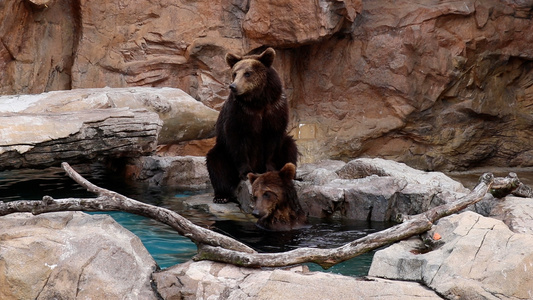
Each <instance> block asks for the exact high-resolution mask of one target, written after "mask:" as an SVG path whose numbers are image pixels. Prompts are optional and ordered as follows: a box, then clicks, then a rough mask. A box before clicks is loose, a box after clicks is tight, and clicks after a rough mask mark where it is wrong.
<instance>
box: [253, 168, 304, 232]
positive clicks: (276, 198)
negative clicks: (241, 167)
mask: <svg viewBox="0 0 533 300" xmlns="http://www.w3.org/2000/svg"><path fill="white" fill-rule="evenodd" d="M295 174H296V166H295V165H293V164H292V163H287V164H286V165H285V166H284V167H283V168H282V169H281V170H280V171H270V172H266V173H264V174H261V175H257V174H252V173H249V174H248V180H249V181H250V183H251V184H252V196H253V198H252V206H253V212H252V214H253V215H254V216H255V217H256V218H258V220H257V225H258V226H259V227H261V228H264V229H267V230H274V231H285V230H292V229H298V228H302V227H304V226H305V225H306V223H307V216H306V214H305V213H304V211H303V210H302V207H301V206H300V202H298V195H297V194H296V189H295V188H294V182H293V178H294V175H295Z"/></svg>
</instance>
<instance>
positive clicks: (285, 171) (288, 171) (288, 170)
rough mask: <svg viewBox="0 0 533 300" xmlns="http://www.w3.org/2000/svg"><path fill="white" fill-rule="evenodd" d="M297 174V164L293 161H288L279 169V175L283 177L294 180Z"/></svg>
mask: <svg viewBox="0 0 533 300" xmlns="http://www.w3.org/2000/svg"><path fill="white" fill-rule="evenodd" d="M295 176H296V166H295V165H294V164H292V163H286V164H285V165H284V166H283V168H281V170H280V171H279V177H281V178H282V179H287V180H293V179H294V177H295Z"/></svg>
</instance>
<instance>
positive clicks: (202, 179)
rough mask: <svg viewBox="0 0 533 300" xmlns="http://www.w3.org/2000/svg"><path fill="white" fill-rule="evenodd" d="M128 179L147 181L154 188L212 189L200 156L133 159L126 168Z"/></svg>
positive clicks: (203, 159)
mask: <svg viewBox="0 0 533 300" xmlns="http://www.w3.org/2000/svg"><path fill="white" fill-rule="evenodd" d="M126 177H128V178H133V179H135V180H142V181H147V182H148V183H149V184H150V185H153V186H164V187H175V188H187V189H207V188H210V187H211V183H210V181H209V174H208V172H207V168H206V167H205V157H200V156H168V157H161V156H145V157H139V158H137V159H133V160H132V163H131V164H128V165H127V166H126Z"/></svg>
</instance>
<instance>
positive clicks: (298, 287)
mask: <svg viewBox="0 0 533 300" xmlns="http://www.w3.org/2000/svg"><path fill="white" fill-rule="evenodd" d="M154 282H155V285H156V287H157V290H158V292H159V294H160V295H161V296H162V297H163V299H168V300H171V299H191V300H193V299H221V298H223V299H240V300H245V299H265V300H267V299H268V300H272V299H338V300H344V299H346V300H347V299H369V298H376V299H383V300H388V299H390V300H392V299H398V298H402V299H414V298H416V299H421V300H426V299H427V300H429V299H441V298H440V297H439V296H438V295H437V294H435V293H433V292H432V291H429V290H428V289H426V288H425V287H423V286H421V285H419V284H418V283H414V282H395V281H390V280H383V279H374V280H360V279H356V278H351V277H346V276H341V275H335V274H328V273H320V272H309V271H307V270H306V268H304V267H301V266H300V267H295V268H292V269H289V270H279V269H278V270H259V269H247V268H239V267H235V266H232V265H225V264H220V263H214V262H209V261H201V262H195V263H193V262H187V263H184V264H181V265H178V266H175V267H172V268H168V269H166V270H163V271H161V272H158V273H155V274H154Z"/></svg>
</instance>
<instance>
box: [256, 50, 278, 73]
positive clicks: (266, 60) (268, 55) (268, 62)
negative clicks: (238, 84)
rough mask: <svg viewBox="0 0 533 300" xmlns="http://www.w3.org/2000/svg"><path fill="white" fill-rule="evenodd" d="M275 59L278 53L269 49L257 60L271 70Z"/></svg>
mask: <svg viewBox="0 0 533 300" xmlns="http://www.w3.org/2000/svg"><path fill="white" fill-rule="evenodd" d="M274 58H276V51H274V49H272V48H268V49H266V50H265V51H263V53H261V54H260V55H259V58H258V59H257V60H259V61H260V62H261V63H262V64H263V65H265V67H267V68H270V66H272V63H273V62H274Z"/></svg>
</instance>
